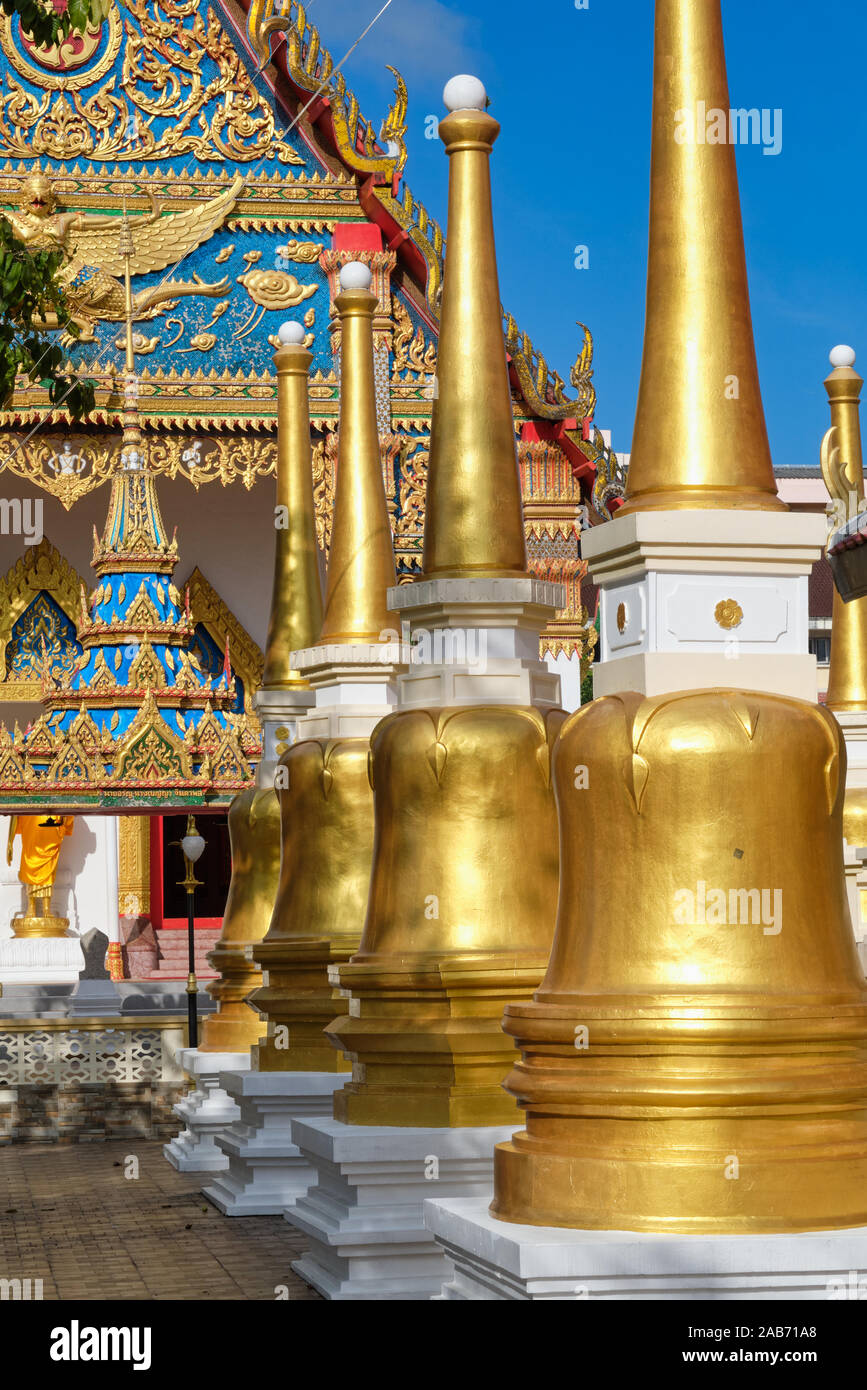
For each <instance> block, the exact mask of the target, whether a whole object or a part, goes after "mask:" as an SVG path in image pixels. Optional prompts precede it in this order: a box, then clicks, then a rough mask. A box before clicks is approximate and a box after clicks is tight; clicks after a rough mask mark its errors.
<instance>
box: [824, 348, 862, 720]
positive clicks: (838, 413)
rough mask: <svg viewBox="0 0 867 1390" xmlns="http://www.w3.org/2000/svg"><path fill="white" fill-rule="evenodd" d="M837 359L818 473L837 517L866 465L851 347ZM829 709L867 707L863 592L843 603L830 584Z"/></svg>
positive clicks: (852, 508) (847, 513)
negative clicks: (838, 510)
mask: <svg viewBox="0 0 867 1390" xmlns="http://www.w3.org/2000/svg"><path fill="white" fill-rule="evenodd" d="M831 361H832V362H839V363H840V364H841V365H839V366H835V368H834V370H833V371H832V372H831V374H830V376H828V377H826V378H825V390H826V391H827V392H828V401H829V403H830V406H831V428H830V430H829V431H828V433H827V434H826V435H825V438H824V440H823V442H822V473H823V475H824V478H825V483H826V485H827V487H828V491H829V493H830V494H831V497H832V499H833V500H834V501H835V502H836V503H837V504H838V507H840V506H841V505H842V508H843V514H842V516H841V517H840V523H841V524H842V522H843V521H845V520H848V519H849V518H850V517H852V516H855V515H856V513H857V512H858V510H859V507H860V506H862V505H863V497H864V470H863V464H862V459H861V422H860V419H859V415H858V407H859V403H860V399H861V387H862V386H863V385H864V381H863V379H862V378H861V377H860V376H859V375H858V373H857V372H856V371H855V370H854V369H853V366H852V363H854V361H855V354H854V353H853V352H852V351H851V349H849V350H847V349H845V348H835V349H834V351H833V352H832V354H831ZM825 703H826V705H827V706H828V709H836V710H864V709H867V598H856V599H852V601H851V603H844V602H843V600H842V599H841V597H840V595H839V594H838V593H837V590H836V589H835V590H834V607H833V618H832V623H831V666H830V669H829V671H828V695H827V698H826V701H825Z"/></svg>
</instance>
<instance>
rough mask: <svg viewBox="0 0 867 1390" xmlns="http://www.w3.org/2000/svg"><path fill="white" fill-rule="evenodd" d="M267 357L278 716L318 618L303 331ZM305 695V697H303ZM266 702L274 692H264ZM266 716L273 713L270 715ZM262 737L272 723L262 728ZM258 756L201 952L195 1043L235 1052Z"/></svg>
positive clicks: (308, 358) (267, 825) (260, 806)
mask: <svg viewBox="0 0 867 1390" xmlns="http://www.w3.org/2000/svg"><path fill="white" fill-rule="evenodd" d="M279 337H280V346H279V348H278V349H277V351H276V352H275V354H274V367H275V370H276V375H277V490H276V511H275V519H276V521H277V525H276V547H275V558H274V585H273V592H272V598H271V619H270V624H269V628H268V644H267V648H266V651H265V665H264V671H263V677H262V689H261V690H260V691H258V692H257V701H258V702H259V704H260V708H261V709H263V711H264V712H265V713H269V712H271V711H269V697H273V694H274V692H278V693H277V697H276V703H277V706H278V710H281V711H282V713H283V714H284V716H285V713H286V710H285V702H284V698H283V695H284V692H285V691H286V690H291V691H293V692H294V691H297V692H299V694H300V692H302V691H303V690H304V689H305V688H306V682H305V681H304V680H303V678H302V677H300V676H299V675H298V674H297V673H296V672H295V671H293V670H292V667H291V664H290V658H291V655H292V652H293V651H295V650H297V648H299V647H305V646H309V645H310V643H311V642H313V641H315V639H316V636H317V635H318V632H319V628H320V626H321V623H322V590H321V585H320V579H319V564H318V559H317V550H316V524H315V519H314V504H313V472H312V459H311V449H310V418H309V406H308V373H309V371H310V364H311V362H312V361H313V358H312V355H311V353H309V352H308V351H307V350H306V348H304V347H303V346H302V344H303V339H304V329H303V328H302V327H301V325H300V324H296V323H291V322H290V323H285V324H283V325H282V327H281V328H280V332H279ZM309 700H312V696H309ZM272 703H273V698H272ZM265 722H266V729H267V728H268V723H269V722H270V723H273V722H274V721H273V713H272V718H271V720H270V721H268V720H267V719H266V721H265ZM268 733H269V736H270V730H269V731H268ZM268 742H269V738H266V755H265V757H263V763H262V766H261V767H260V769H259V773H260V775H259V778H258V782H259V785H258V786H256V787H253V788H250V789H248V790H247V791H245V792H241V794H240V795H239V796H237V797H235V799H234V801H233V802H232V805H231V806H230V808H229V840H230V844H231V851H232V881H231V884H230V886H229V895H228V898H227V900H226V909H225V913H224V916H223V931H222V934H221V936H220V940H219V941H218V943H217V945H216V946H215V947H214V950H213V951H212V952H211V953H210V955H209V957H208V959H209V960H210V962H211V964H212V965H213V967H214V969H215V970H218V971H219V972H220V979H219V980H217V981H215V982H214V983H213V984H211V985H209V986H208V993H209V994H210V995H211V996H212V997H213V998H214V999H216V1000H217V1002H218V1011H217V1013H215V1014H211V1015H210V1016H209V1017H208V1018H207V1019H206V1020H205V1024H204V1029H203V1034H202V1043H201V1046H200V1050H201V1051H203V1052H234V1051H245V1050H247V1049H248V1048H251V1047H252V1046H253V1045H254V1043H255V1042H256V1040H257V1039H258V1038H259V1037H260V1035H261V1034H262V1033H263V1032H264V1024H263V1023H262V1021H261V1019H260V1018H259V1015H258V1013H256V1011H255V1010H254V1009H253V1008H251V1007H250V1006H249V1005H248V1004H247V1003H246V1002H245V1001H246V999H247V997H248V995H249V994H250V993H251V992H252V991H253V990H255V989H257V988H258V987H259V986H260V985H261V983H262V974H261V971H260V970H259V968H258V967H257V966H256V964H255V963H254V961H253V957H252V950H251V948H252V947H253V946H254V945H256V944H257V943H258V942H261V940H262V938H263V937H264V935H265V933H266V932H267V930H268V926H269V924H270V921H271V915H272V913H273V910H274V901H275V898H276V896H277V888H278V883H279V878H280V806H279V803H278V800H277V793H276V792H275V791H274V788H273V786H271V785H269V783H270V780H271V777H272V776H273V766H271V765H270V764H269V762H268V759H267V751H268V750H267V743H268Z"/></svg>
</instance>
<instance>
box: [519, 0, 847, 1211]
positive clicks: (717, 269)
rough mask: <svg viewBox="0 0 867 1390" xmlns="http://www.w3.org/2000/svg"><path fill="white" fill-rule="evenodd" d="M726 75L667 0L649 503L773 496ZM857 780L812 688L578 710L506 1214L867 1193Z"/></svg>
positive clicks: (643, 407)
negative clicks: (697, 107) (850, 777)
mask: <svg viewBox="0 0 867 1390" xmlns="http://www.w3.org/2000/svg"><path fill="white" fill-rule="evenodd" d="M699 98H701V99H704V100H706V101H707V102H708V104H710V102H711V100H713V101H714V102H719V104H720V105H723V106H725V107H726V108H727V86H726V82H725V62H724V54H723V46H722V28H721V19H720V5H719V0H703V3H702V4H701V5H696V4H695V3H693V0H657V6H656V57H655V76H654V145H653V182H652V197H651V219H652V220H651V252H650V288H649V293H648V321H647V336H646V343H645V359H644V371H643V377H642V389H641V395H640V400H639V407H638V423H637V425H636V444H635V450H636V454H635V455H634V458H635V459H636V460H637V462H636V463H634V464H633V466H632V467H634V468H635V471H634V472H633V471H632V467H631V469H630V481H629V493H628V496H629V498H630V499H631V505H632V508H633V509H636V508H638V507H643V506H660V505H665V506H669V507H674V506H677V507H681V506H707V505H715V506H729V507H737V506H743V507H750V508H755V507H764V506H767V505H773V498H772V496H771V489H772V485H773V479H772V477H771V475H770V472H769V458H768V455H767V449H766V444H765V436H764V425H763V423H762V420H761V401H760V397H759V393H758V382H757V379H756V376H755V370H754V357H753V352H752V345H751V333H750V332H749V305H748V300H747V288H746V278H745V275H744V274H743V273H742V267H743V243H742V232H741V226H740V217H739V212H738V208H737V187H736V181H735V175H734V150H733V149H732V148H731V147H729V146H723V145H708V144H678V143H677V142H676V141H675V140H674V139H673V138H671V132H672V131H673V130H674V127H675V110H676V108H681V107H686V106H688V105H690V104H691V103H694V102H696V101H697V100H698V99H699ZM719 343H722V344H723V345H724V347H725V352H726V354H729V355H728V356H725V357H720V356H719V350H718V349H719ZM685 345H686V346H687V347H688V348H689V351H687V352H684V346H685ZM698 364H702V367H701V369H699V366H698ZM705 367H707V368H708V370H710V369H711V368H712V369H713V371H714V372H716V373H719V374H720V375H721V374H722V373H723V369H724V368H725V370H726V371H732V370H737V371H739V372H740V374H741V397H740V406H739V409H740V411H741V412H745V414H744V415H742V416H741V417H739V418H742V419H747V418H750V419H752V422H753V426H752V429H751V430H747V431H744V429H743V427H741V428H740V429H739V431H738V432H737V434H736V435H730V434H728V433H727V430H726V427H725V420H724V419H723V418H722V416H721V414H720V412H721V411H722V409H723V407H722V404H721V402H722V399H723V396H722V392H721V390H720V391H719V401H718V402H716V403H715V402H714V399H713V394H714V390H716V387H715V386H714V384H713V382H712V381H709V380H708V379H706V377H705V375H704V368H705ZM717 385H719V383H717ZM851 385H852V383H851V382H849V383H848V384H847V385H846V391H847V392H849V391H851ZM661 410H665V412H666V417H667V427H666V430H662V429H660V428H658V425H659V422H660V416H659V414H658V411H661ZM654 420H655V421H656V422H657V424H656V425H654V426H653V429H651V424H652V422H653V421H654ZM672 421H673V422H674V426H675V428H674V433H673V438H674V440H675V441H676V447H673V448H672V447H668V446H666V445H665V444H664V443H662V442H661V441H664V440H665V439H666V438H671V437H672V433H671V426H672ZM639 427H640V428H639ZM627 505H629V504H627ZM732 671H733V675H736V673H737V665H736V664H734V665H733V668H732ZM578 766H581V767H584V768H586V769H587V770H588V777H587V779H586V785H583V784H582V785H581V786H580V787H579V785H578V784H577V783H576V778H575V769H576V767H578ZM845 783H846V749H845V744H844V742H843V738H842V735H841V732H840V728H839V725H838V724H837V722H836V720H835V718H834V716H833V715H832V714H831V713H829V712H828V711H827V710H825V709H822V708H820V707H819V706H818V705H816V704H809V703H806V702H803V701H800V700H795V699H791V698H785V697H780V696H775V695H770V694H765V693H757V692H753V691H738V690H730V689H724V690H721V689H714V690H698V691H686V692H682V693H673V694H669V695H664V696H660V697H656V698H644V697H642V696H641V695H639V694H633V693H629V694H622V695H612V696H609V697H606V698H602V699H599V700H596V701H595V702H594V703H593V704H591V705H588V706H585V707H584V708H582V709H580V710H578V711H577V712H576V713H575V714H574V715H572V716H571V717H570V719H569V720H568V722H567V723H566V725H565V726H564V728H563V730H562V732H561V735H560V739H559V741H558V744H557V748H556V750H555V755H554V785H555V790H556V796H557V806H558V813H559V820H560V836H561V840H560V843H561V885H560V903H559V914H558V920H557V930H556V935H555V939H554V948H553V951H552V954H551V960H550V964H549V967H548V971H547V974H546V976H545V979H544V981H543V983H542V986H541V988H540V989H539V991H538V993H537V995H536V996H535V999H534V1000H533V1001H532V1002H528V1003H515V1004H511V1005H510V1006H509V1007H508V1008H507V1009H506V1016H505V1024H504V1026H505V1028H506V1029H507V1031H508V1032H509V1033H510V1034H511V1035H512V1036H513V1037H515V1038H516V1039H517V1041H518V1045H519V1047H520V1049H521V1052H522V1060H521V1061H520V1062H518V1063H517V1065H516V1066H515V1068H514V1069H513V1071H512V1073H511V1075H510V1077H509V1078H508V1080H507V1083H506V1084H507V1086H508V1088H509V1090H510V1091H511V1092H512V1094H513V1095H514V1096H515V1097H516V1098H517V1099H518V1101H519V1103H520V1104H521V1105H522V1107H523V1108H524V1109H525V1111H526V1130H524V1131H519V1132H517V1133H516V1134H515V1135H514V1137H513V1139H512V1141H511V1142H509V1143H506V1144H501V1145H498V1146H497V1150H496V1159H495V1195H494V1201H493V1205H492V1208H491V1210H492V1212H493V1213H494V1214H495V1215H496V1216H498V1217H500V1218H501V1219H503V1220H505V1221H510V1222H517V1223H523V1224H530V1225H544V1226H567V1227H575V1228H578V1229H607V1230H630V1231H646V1232H687V1233H707V1232H710V1233H754V1234H755V1233H763V1232H795V1231H807V1230H820V1229H830V1228H838V1227H849V1226H859V1225H861V1224H863V1223H864V1222H865V1220H867V981H865V978H864V973H863V970H862V968H861V966H860V963H859V961H858V957H857V954H856V950H855V944H854V938H853V933H852V926H851V921H850V917H849V909H848V905H847V900H846V894H845V887H844V875H843V849H842V831H843V827H842V817H843V800H844V790H845ZM612 846H615V847H616V863H617V867H616V871H615V872H612V871H611V864H612V859H611V853H612V850H611V847H612Z"/></svg>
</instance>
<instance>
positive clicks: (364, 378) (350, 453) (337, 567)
mask: <svg viewBox="0 0 867 1390" xmlns="http://www.w3.org/2000/svg"><path fill="white" fill-rule="evenodd" d="M371 279H372V277H371V273H370V271H369V270H368V268H367V266H365V265H362V264H361V263H360V262H358V261H353V262H350V264H349V265H346V266H344V267H343V269H342V271H341V272H340V285H341V292H340V294H338V295H337V297H336V299H335V301H334V307H335V308H336V310H337V312H338V314H339V315H340V323H341V369H340V442H339V446H338V453H337V492H336V496H335V499H334V522H333V526H332V533H331V553H330V556H329V561H328V583H327V587H326V598H325V618H324V621H323V624H322V632H321V635H320V637H319V645H320V646H324V645H325V644H327V643H329V642H376V641H378V640H379V638H380V634H381V633H383V632H385V631H387V630H389V629H391V628H394V626H395V620H394V618H393V617H391V616H390V615H389V612H388V606H387V601H386V592H387V590H388V589H389V588H391V587H392V585H394V584H395V583H396V577H395V571H394V550H393V548H392V539H391V523H390V521H389V517H388V508H387V506H386V501H385V488H384V486H383V480H382V459H381V457H380V452H379V436H378V433H377V422H376V389H375V384H374V376H373V314H374V310H375V309H376V304H377V299H376V295H375V294H372V293H371V291H370V282H371Z"/></svg>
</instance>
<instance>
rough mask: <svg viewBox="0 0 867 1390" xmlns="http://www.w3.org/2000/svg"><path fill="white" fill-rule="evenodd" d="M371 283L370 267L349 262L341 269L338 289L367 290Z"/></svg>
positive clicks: (371, 273) (360, 263) (359, 262)
mask: <svg viewBox="0 0 867 1390" xmlns="http://www.w3.org/2000/svg"><path fill="white" fill-rule="evenodd" d="M372 283H373V272H372V271H371V269H370V266H367V265H364V264H363V262H361V261H350V262H349V263H348V265H345V266H343V267H342V268H341V271H340V288H341V289H342V290H369V289H370V286H371V284H372Z"/></svg>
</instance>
